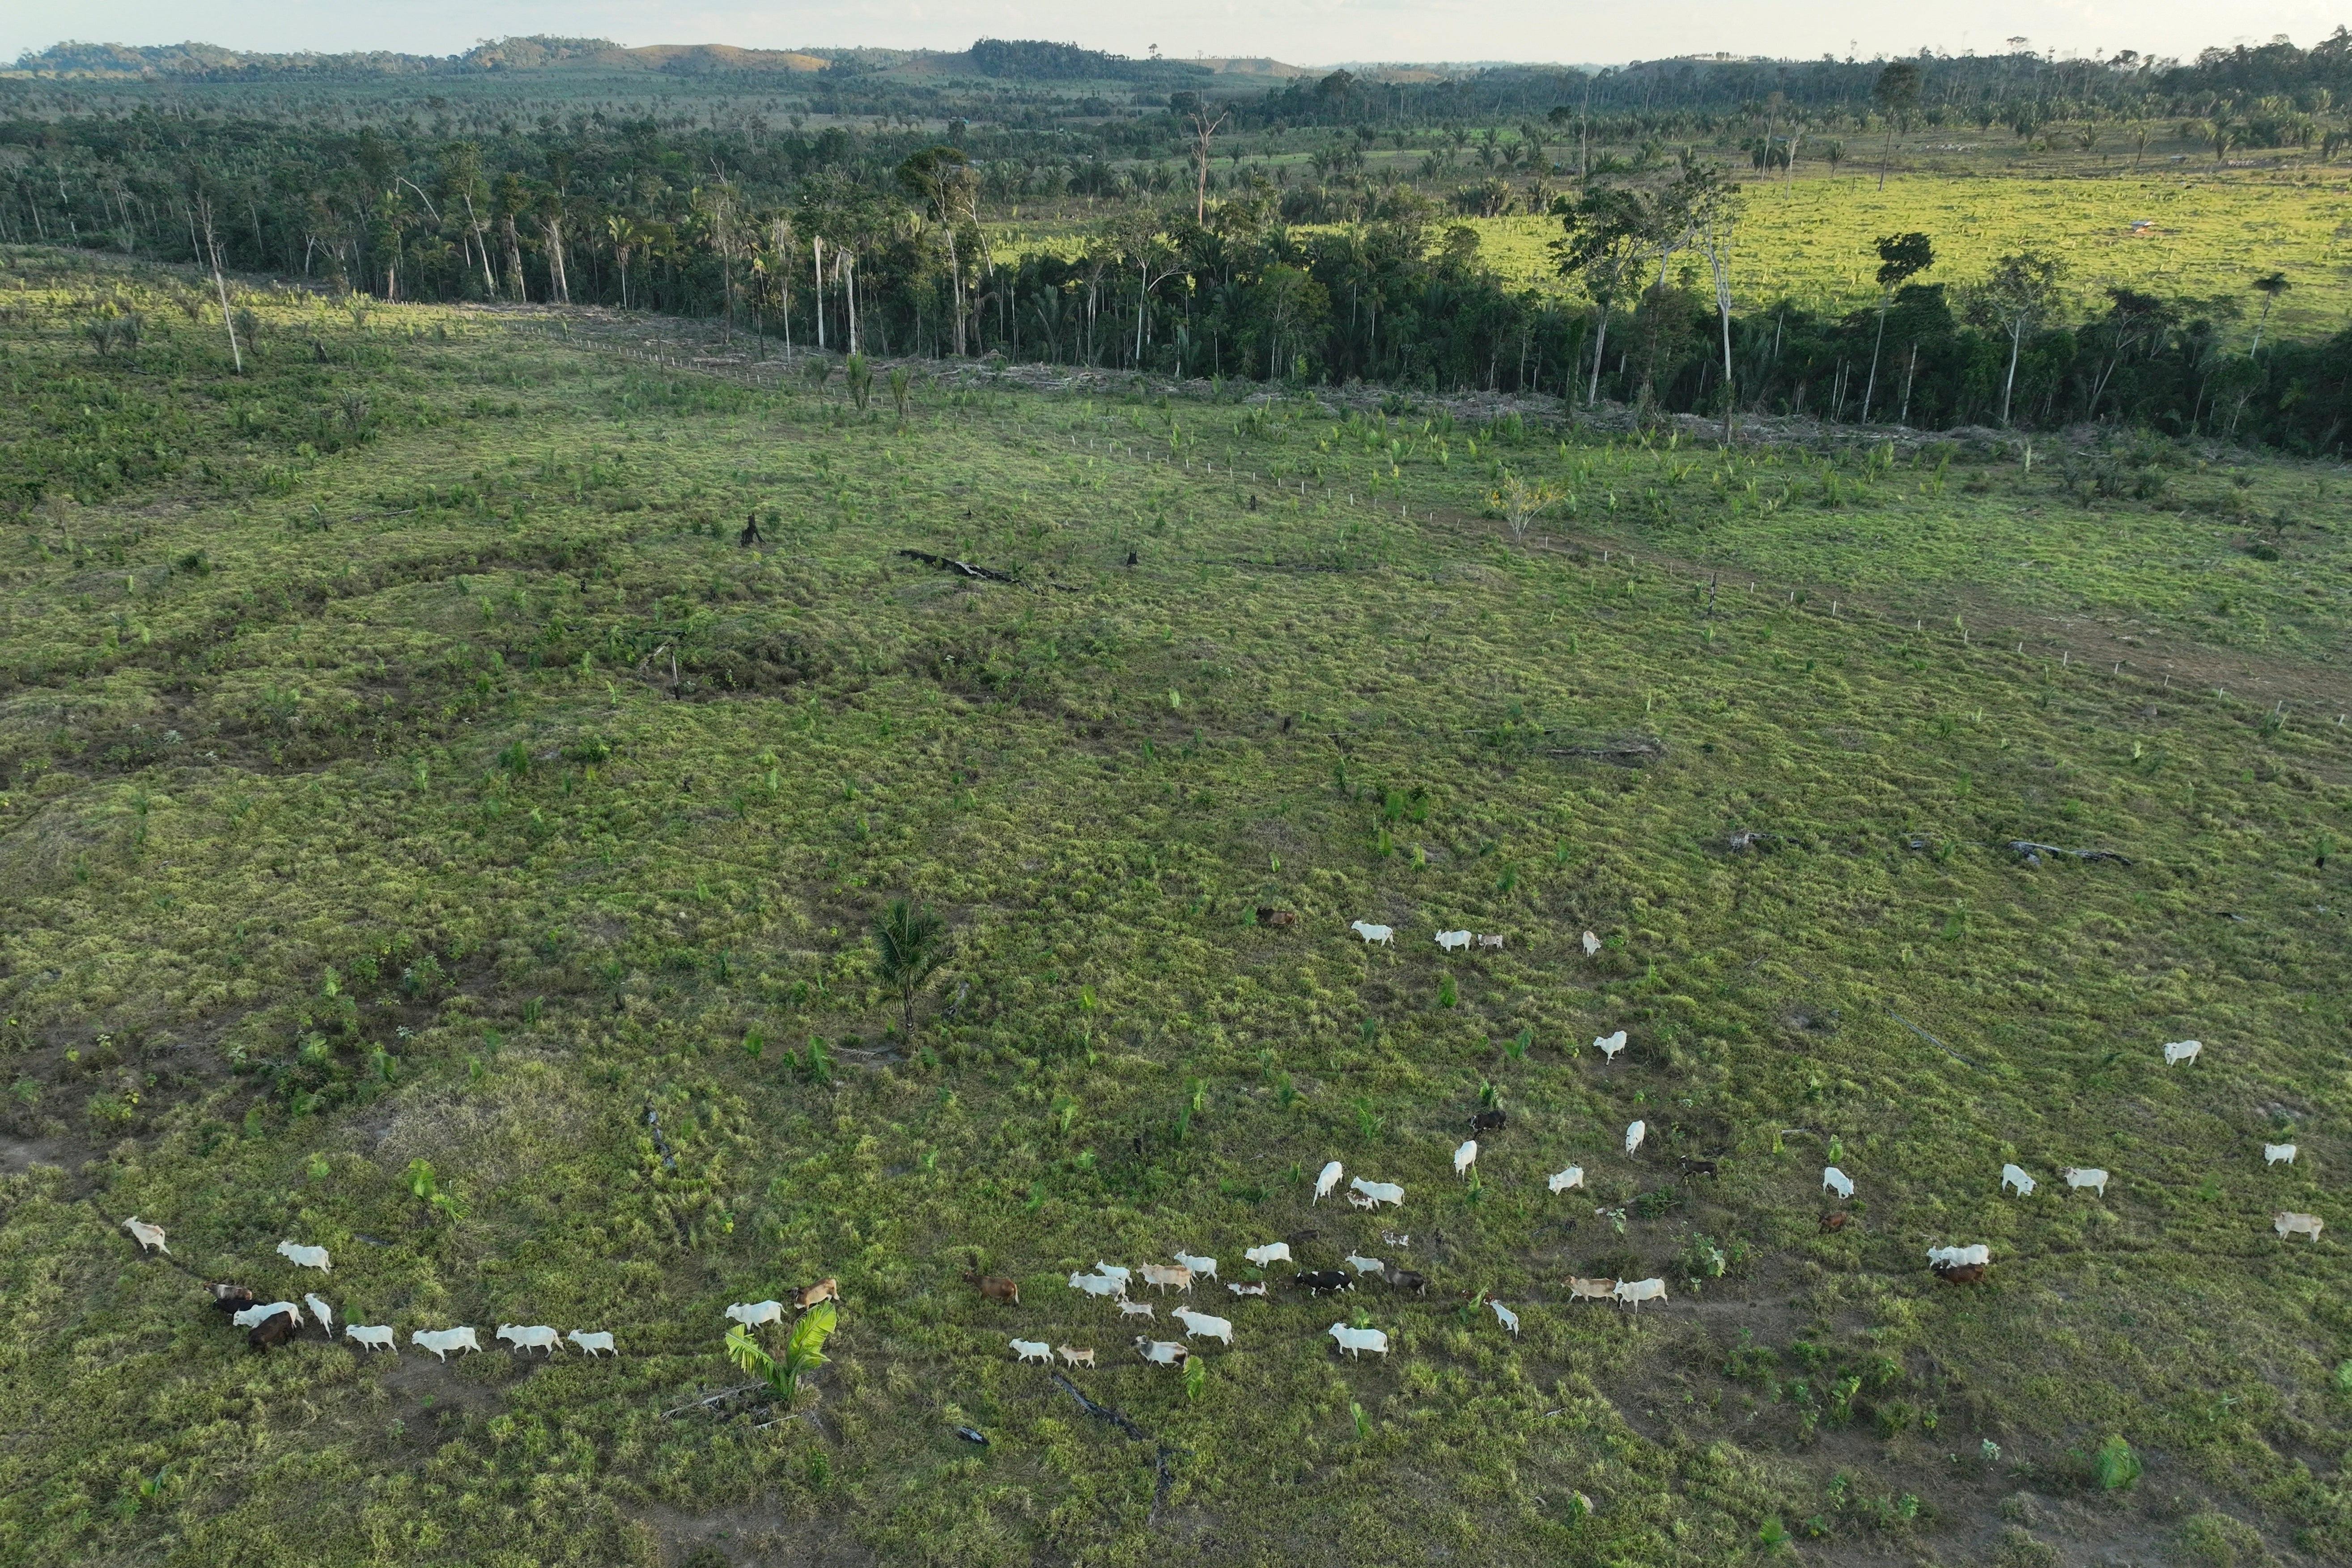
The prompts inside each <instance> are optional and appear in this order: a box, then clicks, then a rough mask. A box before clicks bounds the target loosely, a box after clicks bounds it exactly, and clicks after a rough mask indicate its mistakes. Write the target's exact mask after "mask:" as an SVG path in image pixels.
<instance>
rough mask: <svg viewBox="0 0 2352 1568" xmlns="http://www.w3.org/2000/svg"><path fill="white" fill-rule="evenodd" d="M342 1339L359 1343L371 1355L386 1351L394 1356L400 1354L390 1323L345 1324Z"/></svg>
mask: <svg viewBox="0 0 2352 1568" xmlns="http://www.w3.org/2000/svg"><path fill="white" fill-rule="evenodd" d="M343 1337H344V1338H345V1339H351V1340H357V1341H359V1343H362V1344H363V1345H365V1346H366V1347H367V1349H368V1353H369V1354H371V1355H373V1354H374V1353H375V1352H377V1351H379V1350H388V1351H390V1352H392V1354H394V1355H398V1354H400V1346H399V1344H398V1343H395V1342H394V1339H393V1336H392V1325H391V1324H390V1323H345V1324H344V1325H343Z"/></svg>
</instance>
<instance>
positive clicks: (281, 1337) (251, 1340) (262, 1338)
mask: <svg viewBox="0 0 2352 1568" xmlns="http://www.w3.org/2000/svg"><path fill="white" fill-rule="evenodd" d="M293 1337H294V1314H293V1313H292V1312H272V1313H270V1314H269V1315H268V1317H266V1318H264V1319H262V1320H261V1321H260V1322H257V1323H256V1324H254V1325H253V1332H252V1333H248V1334H247V1335H246V1336H245V1343H247V1344H248V1345H250V1346H251V1347H253V1348H254V1349H255V1350H260V1351H266V1350H268V1348H269V1347H270V1346H271V1345H273V1344H284V1343H286V1342H287V1341H288V1340H290V1339H292V1338H293Z"/></svg>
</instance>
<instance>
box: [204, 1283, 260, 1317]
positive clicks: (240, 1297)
mask: <svg viewBox="0 0 2352 1568" xmlns="http://www.w3.org/2000/svg"><path fill="white" fill-rule="evenodd" d="M205 1290H207V1291H211V1292H212V1293H213V1305H214V1306H216V1307H218V1308H219V1309H220V1310H221V1311H222V1312H223V1313H225V1314H226V1315H228V1316H232V1317H234V1316H235V1315H236V1313H238V1312H243V1311H245V1309H246V1308H247V1307H249V1306H251V1305H253V1292H252V1291H250V1290H249V1289H247V1287H245V1286H243V1285H206V1286H205Z"/></svg>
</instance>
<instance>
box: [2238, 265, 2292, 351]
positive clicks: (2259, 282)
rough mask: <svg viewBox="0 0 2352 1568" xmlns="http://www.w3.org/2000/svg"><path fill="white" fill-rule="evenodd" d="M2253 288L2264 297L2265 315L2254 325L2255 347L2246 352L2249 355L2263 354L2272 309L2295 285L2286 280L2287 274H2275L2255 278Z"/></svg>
mask: <svg viewBox="0 0 2352 1568" xmlns="http://www.w3.org/2000/svg"><path fill="white" fill-rule="evenodd" d="M2252 287H2253V289H2254V291H2255V292H2256V293H2258V294H2260V295H2261V296H2262V297H2263V314H2262V319H2260V320H2258V321H2256V322H2255V323H2254V346H2253V347H2252V348H2251V349H2248V350H2246V352H2247V353H2248V354H2249V355H2253V354H2259V353H2261V352H2262V350H2263V328H2265V327H2267V326H2269V325H2270V324H2271V309H2272V308H2273V306H2275V305H2277V304H2278V302H2279V296H2280V295H2282V294H2284V293H2285V292H2286V291H2287V290H2288V289H2289V288H2291V287H2294V285H2293V284H2291V283H2289V282H2288V281H2287V280H2286V274H2285V273H2284V272H2273V273H2272V274H2271V275H2270V276H2269V277H2257V278H2255V279H2254V281H2253V285H2252Z"/></svg>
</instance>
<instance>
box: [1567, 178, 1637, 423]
mask: <svg viewBox="0 0 2352 1568" xmlns="http://www.w3.org/2000/svg"><path fill="white" fill-rule="evenodd" d="M1559 224H1560V228H1561V230H1562V233H1561V235H1560V237H1559V238H1558V239H1556V240H1554V241H1552V242H1551V254H1552V267H1553V269H1554V270H1556V271H1557V272H1558V273H1559V275H1560V276H1561V277H1571V278H1575V279H1577V280H1579V281H1580V282H1581V283H1582V284H1583V285H1584V291H1585V293H1587V294H1589V295H1591V297H1592V304H1593V308H1594V311H1595V313H1596V315H1597V317H1598V318H1599V319H1598V321H1597V322H1596V324H1595V328H1594V331H1593V339H1592V379H1591V382H1590V384H1589V385H1588V386H1587V387H1586V389H1585V393H1584V401H1585V402H1586V403H1587V404H1591V403H1594V402H1599V401H1600V398H1601V361H1602V359H1603V357H1604V356H1605V355H1606V354H1607V352H1608V349H1609V313H1610V311H1611V310H1612V308H1614V307H1615V305H1616V302H1617V299H1618V297H1619V296H1620V295H1621V294H1622V293H1623V292H1624V288H1625V285H1626V284H1627V282H1628V281H1629V280H1631V279H1632V278H1633V277H1634V276H1635V275H1636V269H1637V268H1639V267H1640V266H1641V264H1642V259H1643V256H1645V255H1646V254H1647V253H1648V235H1649V232H1650V215H1649V212H1648V204H1647V203H1646V202H1644V200H1643V196H1642V193H1640V192H1638V191H1631V190H1625V189H1622V188H1620V187H1618V186H1614V185H1589V186H1587V187H1586V188H1585V192H1584V194H1583V195H1581V196H1580V197H1579V198H1578V199H1577V200H1576V202H1575V203H1574V204H1572V205H1563V207H1562V208H1561V210H1560V214H1559Z"/></svg>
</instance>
